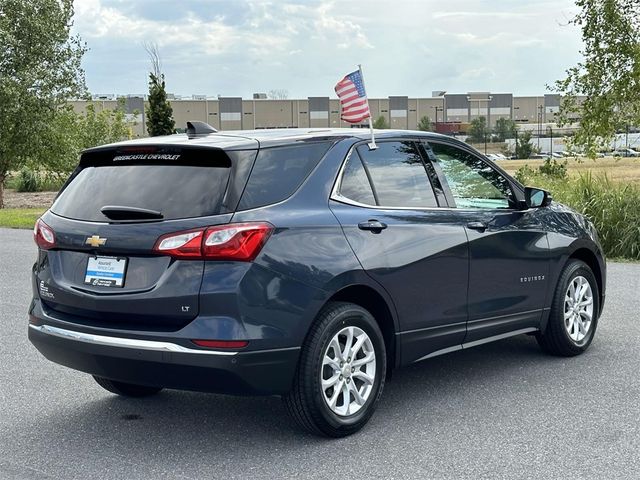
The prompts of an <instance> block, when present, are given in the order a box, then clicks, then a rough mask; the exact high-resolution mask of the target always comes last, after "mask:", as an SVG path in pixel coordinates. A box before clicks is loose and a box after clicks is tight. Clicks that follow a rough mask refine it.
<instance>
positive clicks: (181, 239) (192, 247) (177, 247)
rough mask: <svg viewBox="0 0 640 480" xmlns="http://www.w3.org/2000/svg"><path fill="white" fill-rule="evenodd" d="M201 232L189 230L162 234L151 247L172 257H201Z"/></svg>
mask: <svg viewBox="0 0 640 480" xmlns="http://www.w3.org/2000/svg"><path fill="white" fill-rule="evenodd" d="M203 233H204V231H203V230H190V231H188V232H178V233H170V234H168V235H163V236H162V237H160V238H159V239H158V241H157V242H156V245H155V247H153V249H154V250H155V251H156V252H160V253H164V254H167V255H171V256H172V257H178V258H200V257H202V235H203Z"/></svg>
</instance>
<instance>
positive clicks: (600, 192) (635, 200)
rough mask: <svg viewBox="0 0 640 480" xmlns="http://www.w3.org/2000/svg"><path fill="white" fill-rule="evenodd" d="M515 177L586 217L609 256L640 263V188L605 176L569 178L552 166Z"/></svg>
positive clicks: (522, 170) (518, 173)
mask: <svg viewBox="0 0 640 480" xmlns="http://www.w3.org/2000/svg"><path fill="white" fill-rule="evenodd" d="M545 169H546V171H545ZM545 172H546V173H545ZM516 177H517V178H518V180H519V181H520V182H522V183H524V184H526V185H531V186H537V187H540V188H544V189H546V190H549V191H550V192H551V194H552V195H553V198H554V200H556V201H558V202H561V203H564V204H565V205H568V206H570V207H571V208H573V209H574V210H576V211H578V212H580V213H583V214H584V215H585V216H587V217H588V218H589V219H590V220H591V221H592V222H593V223H594V225H595V226H596V229H597V230H598V235H599V237H600V242H601V243H602V247H603V248H604V251H605V254H606V255H607V257H613V258H626V259H632V260H640V187H638V186H637V185H633V184H625V183H618V182H612V181H611V180H610V179H609V178H608V177H607V176H606V175H600V176H593V175H591V173H586V174H582V175H580V176H578V177H569V176H567V174H566V169H564V170H563V169H562V168H554V166H553V164H551V165H546V166H544V165H543V166H542V167H539V168H538V170H533V169H531V168H529V167H527V166H525V167H523V168H521V169H520V170H518V172H517V173H516Z"/></svg>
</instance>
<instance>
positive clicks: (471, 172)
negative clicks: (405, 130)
mask: <svg viewBox="0 0 640 480" xmlns="http://www.w3.org/2000/svg"><path fill="white" fill-rule="evenodd" d="M430 145H431V149H432V150H433V153H434V154H435V156H436V159H437V161H438V164H439V165H440V167H441V168H442V172H443V173H444V176H445V179H446V181H447V183H448V185H449V189H450V190H451V194H452V195H453V198H454V200H455V202H456V207H458V208H487V209H496V208H511V207H512V205H513V203H514V201H515V197H514V195H513V191H512V190H511V186H510V185H509V182H508V181H507V179H506V178H504V177H503V176H502V175H500V173H498V172H497V171H495V170H494V169H493V168H491V167H490V166H489V165H488V164H487V163H485V162H484V161H482V160H481V159H480V158H478V157H476V156H475V155H472V154H470V153H468V152H465V151H464V150H461V149H459V148H456V147H453V146H451V145H444V144H439V143H430Z"/></svg>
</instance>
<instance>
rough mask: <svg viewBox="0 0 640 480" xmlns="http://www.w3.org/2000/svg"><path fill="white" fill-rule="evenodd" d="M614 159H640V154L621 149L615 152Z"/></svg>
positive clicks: (632, 150)
mask: <svg viewBox="0 0 640 480" xmlns="http://www.w3.org/2000/svg"><path fill="white" fill-rule="evenodd" d="M613 156H614V157H640V152H637V151H635V150H634V149H632V148H619V149H618V150H616V151H614V152H613Z"/></svg>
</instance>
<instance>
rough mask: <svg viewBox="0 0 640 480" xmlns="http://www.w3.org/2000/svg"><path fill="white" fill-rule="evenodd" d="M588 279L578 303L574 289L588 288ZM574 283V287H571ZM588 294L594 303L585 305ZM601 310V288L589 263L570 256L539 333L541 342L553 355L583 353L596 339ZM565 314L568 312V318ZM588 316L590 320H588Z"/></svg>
mask: <svg viewBox="0 0 640 480" xmlns="http://www.w3.org/2000/svg"><path fill="white" fill-rule="evenodd" d="M585 282H586V283H587V284H588V289H587V290H585V293H584V296H583V297H581V298H580V299H579V300H581V301H580V302H578V304H577V305H576V302H575V299H576V296H575V295H573V294H572V292H573V291H575V292H578V293H579V292H580V291H583V289H586V288H587V287H585ZM572 285H573V290H571V288H572ZM588 293H590V295H588ZM572 296H573V298H571V297H572ZM587 297H590V301H591V303H590V304H588V305H585V304H586V303H587V302H588V301H589V300H588V298H587ZM574 307H575V310H574ZM599 312H600V292H599V291H598V282H597V281H596V278H595V276H594V274H593V272H592V271H591V269H590V268H589V266H588V265H587V264H586V263H584V262H582V261H580V260H570V261H569V263H567V265H566V266H565V267H564V269H563V270H562V273H561V274H560V279H559V280H558V286H557V287H556V291H555V293H554V296H553V303H552V304H551V311H550V312H549V321H548V323H547V327H546V329H545V330H544V332H541V333H539V334H538V335H537V336H536V338H537V340H538V343H539V344H540V346H541V347H542V349H543V350H545V351H546V352H548V353H551V354H553V355H558V356H563V357H573V356H575V355H580V354H581V353H583V352H584V351H585V350H586V349H587V348H589V345H591V342H592V341H593V337H594V335H595V333H596V328H597V326H598V315H599ZM565 315H567V316H568V318H567V319H565ZM589 315H590V317H589ZM588 318H590V321H589V323H586V319H588ZM580 327H582V328H580Z"/></svg>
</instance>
